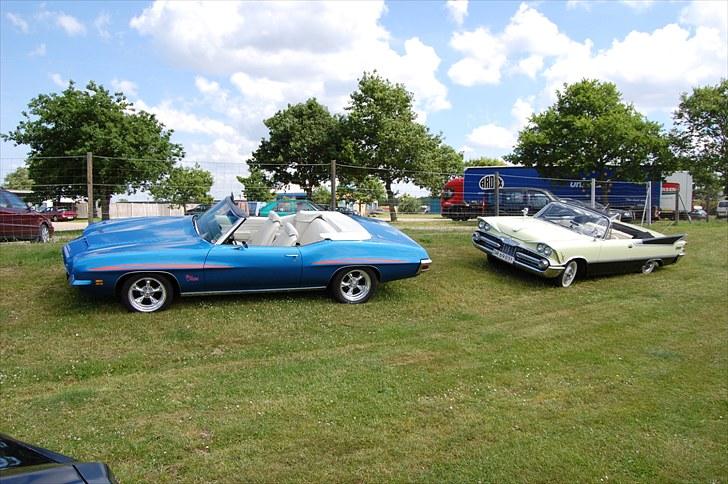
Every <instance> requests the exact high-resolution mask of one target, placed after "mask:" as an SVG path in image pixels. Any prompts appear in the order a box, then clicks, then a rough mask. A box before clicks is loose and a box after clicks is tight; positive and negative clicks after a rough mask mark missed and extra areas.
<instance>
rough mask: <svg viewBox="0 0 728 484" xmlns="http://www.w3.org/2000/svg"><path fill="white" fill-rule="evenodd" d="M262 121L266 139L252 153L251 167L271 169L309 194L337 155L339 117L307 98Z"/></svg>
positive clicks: (283, 181)
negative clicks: (265, 129) (266, 135)
mask: <svg viewBox="0 0 728 484" xmlns="http://www.w3.org/2000/svg"><path fill="white" fill-rule="evenodd" d="M264 123H265V125H266V127H267V128H268V139H262V140H261V141H260V145H259V146H258V149H256V150H255V152H254V153H253V157H252V159H251V160H250V161H249V162H248V164H249V165H250V167H251V169H252V168H257V169H260V170H265V171H266V172H269V173H271V174H272V179H273V181H274V182H275V183H278V184H280V185H288V184H290V183H295V184H298V185H300V186H301V188H303V190H304V191H305V192H306V194H307V195H308V197H309V198H311V196H312V194H313V189H314V188H315V187H317V186H318V185H320V184H321V183H322V182H323V181H325V180H328V179H329V178H330V172H331V168H330V167H331V161H332V160H336V159H337V158H338V156H339V150H340V143H339V141H340V139H341V137H340V133H339V119H338V118H337V117H335V116H332V115H331V114H330V113H329V111H328V110H327V109H326V107H324V106H322V105H321V104H319V103H318V101H316V99H309V100H308V101H306V102H305V103H299V104H295V105H290V104H289V105H288V107H287V108H286V109H284V110H283V111H278V112H277V113H276V114H274V115H273V116H272V117H270V118H268V119H266V120H265V121H264Z"/></svg>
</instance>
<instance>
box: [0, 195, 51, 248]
mask: <svg viewBox="0 0 728 484" xmlns="http://www.w3.org/2000/svg"><path fill="white" fill-rule="evenodd" d="M51 237H53V224H52V223H51V221H50V219H48V217H46V216H45V215H43V214H41V213H38V212H36V211H35V210H33V209H31V208H30V207H28V206H27V205H26V204H25V202H23V200H21V199H20V197H18V196H17V195H15V194H14V193H11V192H9V191H7V190H5V189H2V188H0V240H30V241H34V242H48V241H50V240H51Z"/></svg>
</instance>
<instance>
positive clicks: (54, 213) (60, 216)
mask: <svg viewBox="0 0 728 484" xmlns="http://www.w3.org/2000/svg"><path fill="white" fill-rule="evenodd" d="M39 213H42V214H43V215H45V216H46V217H48V218H49V219H51V220H53V221H54V222H58V221H59V220H60V221H66V220H73V219H75V218H76V212H74V211H73V210H69V209H67V208H63V207H46V208H44V209H41V210H40V212H39Z"/></svg>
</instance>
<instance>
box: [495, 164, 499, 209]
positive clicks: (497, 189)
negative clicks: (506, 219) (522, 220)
mask: <svg viewBox="0 0 728 484" xmlns="http://www.w3.org/2000/svg"><path fill="white" fill-rule="evenodd" d="M495 216H496V217H500V173H498V172H497V171H496V172H495Z"/></svg>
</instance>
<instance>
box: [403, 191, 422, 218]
mask: <svg viewBox="0 0 728 484" xmlns="http://www.w3.org/2000/svg"><path fill="white" fill-rule="evenodd" d="M421 205H422V202H421V201H420V199H419V198H417V197H413V196H412V195H407V194H404V195H402V196H401V197H399V212H400V213H417V212H419V211H420V206H421Z"/></svg>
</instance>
